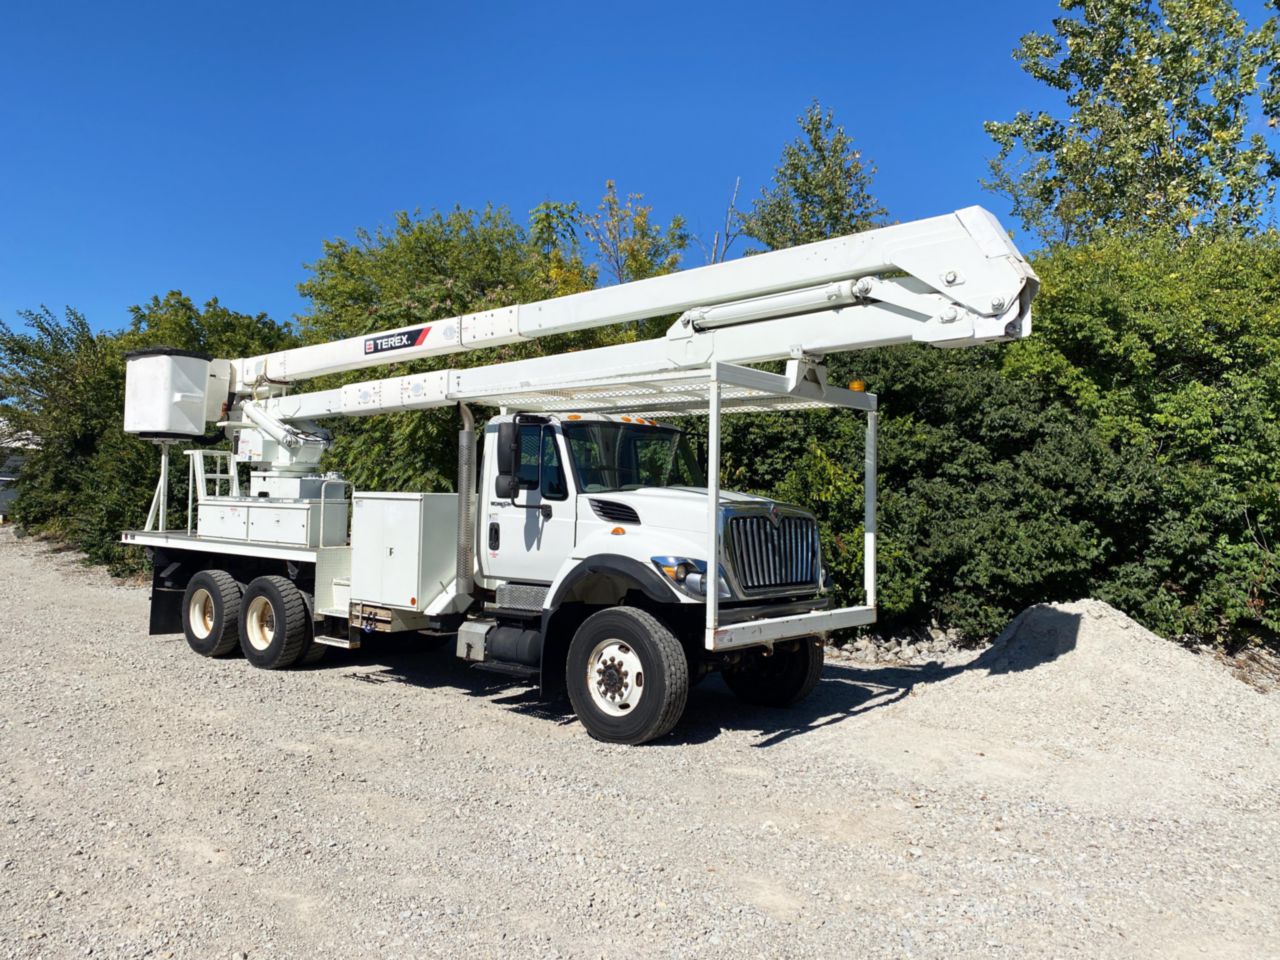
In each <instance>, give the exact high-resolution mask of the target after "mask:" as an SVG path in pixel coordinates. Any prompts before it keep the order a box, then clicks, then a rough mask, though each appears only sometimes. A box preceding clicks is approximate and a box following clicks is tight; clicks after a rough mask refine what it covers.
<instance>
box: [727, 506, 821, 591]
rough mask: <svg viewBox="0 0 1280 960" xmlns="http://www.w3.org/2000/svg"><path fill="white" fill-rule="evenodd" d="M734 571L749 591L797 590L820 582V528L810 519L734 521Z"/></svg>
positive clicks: (743, 519)
mask: <svg viewBox="0 0 1280 960" xmlns="http://www.w3.org/2000/svg"><path fill="white" fill-rule="evenodd" d="M729 536H730V539H731V542H732V550H733V564H734V570H735V572H736V573H737V575H738V582H739V583H740V584H742V586H743V588H744V589H747V590H763V589H773V588H777V587H797V586H808V585H811V584H814V583H816V582H817V580H818V525H817V523H816V522H815V521H814V520H813V518H811V517H787V516H784V517H781V518H779V521H778V523H776V524H775V523H774V522H773V521H772V520H771V519H769V518H768V517H766V516H746V517H732V518H730V520H729Z"/></svg>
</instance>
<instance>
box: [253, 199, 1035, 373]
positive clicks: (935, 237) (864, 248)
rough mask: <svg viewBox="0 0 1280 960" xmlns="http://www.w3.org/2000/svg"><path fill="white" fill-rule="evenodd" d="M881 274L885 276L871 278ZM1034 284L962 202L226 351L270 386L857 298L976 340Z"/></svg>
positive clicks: (996, 330) (1020, 318)
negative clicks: (696, 260) (653, 322)
mask: <svg viewBox="0 0 1280 960" xmlns="http://www.w3.org/2000/svg"><path fill="white" fill-rule="evenodd" d="M880 274H890V275H892V276H890V277H889V278H888V279H884V280H879V279H873V278H876V277H877V275H880ZM900 274H905V275H906V276H905V277H903V276H900ZM1037 285H1038V281H1037V280H1036V276H1035V273H1034V272H1033V271H1032V270H1031V268H1030V267H1029V266H1028V265H1027V263H1026V261H1025V260H1024V259H1023V257H1022V255H1021V254H1020V253H1019V252H1018V250H1017V248H1016V247H1015V246H1014V245H1013V244H1012V243H1011V242H1010V241H1009V238H1008V236H1007V235H1006V233H1005V231H1004V230H1003V228H1002V227H1001V226H1000V224H999V223H998V222H997V220H996V219H995V217H993V216H992V215H991V214H990V213H988V212H987V211H986V210H984V209H983V208H981V207H966V208H965V209H963V210H958V211H956V212H955V213H951V214H947V215H945V216H940V217H932V218H929V219H927V220H917V221H914V222H911V223H904V224H897V225H895V226H891V227H883V228H881V229H878V230H869V231H866V232H865V233H858V234H853V235H851V236H847V237H839V238H836V239H833V240H823V241H820V242H818V243H811V244H806V245H804V246H800V247H792V248H790V249H787V250H779V251H776V252H773V253H765V254H760V255H758V256H753V257H746V258H743V259H741V260H733V261H729V262H726V263H719V264H714V265H712V266H706V267H699V268H697V269H694V270H685V271H681V272H679V273H673V274H669V275H667V276H662V277H653V278H651V279H648V280H637V281H635V282H632V283H625V284H620V285H618V286H614V287H603V288H600V289H597V290H589V291H586V292H585V293H577V294H573V295H571V296H566V297H558V298H556V299H553V300H542V301H538V302H536V303H530V304H521V305H518V306H512V307H503V308H500V309H496V310H488V311H485V312H483V313H473V314H467V315H465V316H461V317H450V318H448V319H445V320H436V321H431V322H427V323H421V324H416V325H414V326H409V327H398V328H396V329H394V330H386V331H383V332H381V333H373V334H369V335H367V336H359V337H350V338H348V339H345V340H336V341H333V342H332V343H323V344H316V345H313V346H307V347H296V348H294V349H292V350H282V351H279V352H277V353H269V354H263V355H261V356H256V357H249V358H245V359H239V360H235V361H232V368H233V381H234V388H235V389H236V390H237V391H238V392H239V393H241V394H251V393H257V392H260V393H274V392H276V391H273V390H272V389H271V387H272V385H279V384H287V383H293V382H296V381H300V380H305V379H308V378H310V377H317V376H321V375H323V374H328V373H340V372H343V371H348V370H359V369H362V368H365V367H373V366H378V365H382V364H390V363H399V362H402V361H405V360H413V359H416V358H419V357H430V356H438V355H442V354H449V353H458V352H461V351H465V350H470V349H473V348H479V347H492V346H498V345H502V344H509V343H516V342H519V341H521V340H529V339H534V338H536V337H543V336H549V335H551V334H556V333H567V332H570V331H574V330H586V329H589V328H592V327H603V326H611V325H613V324H619V323H628V322H631V321H635V320H643V319H647V318H649V317H657V316H663V315H668V314H675V313H681V314H683V317H682V323H684V324H685V325H686V326H688V327H691V328H692V329H694V330H699V331H701V330H710V329H713V328H716V327H721V326H731V325H739V324H746V323H753V322H756V321H762V320H771V319H777V318H780V317H788V316H801V315H812V314H814V313H815V311H819V310H823V309H831V308H836V307H840V306H843V305H847V304H856V303H859V302H880V303H883V304H885V305H886V306H887V307H888V308H889V309H891V310H894V309H900V310H902V311H903V312H904V314H909V315H911V316H914V317H917V318H919V320H920V321H921V323H920V326H921V328H922V333H921V335H920V336H917V337H914V339H919V340H922V341H925V342H933V343H945V342H947V341H948V340H949V339H950V340H954V341H956V342H961V341H967V342H983V341H987V340H998V339H1005V338H1010V337H1018V336H1025V335H1026V334H1027V333H1028V332H1029V323H1027V322H1026V320H1027V319H1029V313H1028V312H1027V308H1028V307H1029V304H1030V299H1031V297H1032V296H1033V295H1034V293H1035V288H1036V286H1037ZM1019 306H1020V309H1018V308H1019ZM1011 318H1013V319H1011ZM957 321H963V322H957ZM931 324H932V325H933V326H932V328H930V329H925V328H929V327H930V325H931ZM961 330H963V331H964V333H963V335H962V334H961V333H960V331H961ZM952 331H955V335H953V336H949V334H950V333H951V332H952ZM855 342H856V338H855ZM257 388H262V389H261V390H258V389H257Z"/></svg>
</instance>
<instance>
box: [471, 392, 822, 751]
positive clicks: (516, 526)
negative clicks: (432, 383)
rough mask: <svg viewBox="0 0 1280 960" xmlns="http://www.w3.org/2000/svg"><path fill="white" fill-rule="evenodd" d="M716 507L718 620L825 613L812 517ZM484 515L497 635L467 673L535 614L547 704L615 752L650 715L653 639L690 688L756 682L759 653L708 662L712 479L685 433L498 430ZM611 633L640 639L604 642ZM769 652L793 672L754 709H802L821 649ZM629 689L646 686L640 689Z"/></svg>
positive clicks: (629, 425) (482, 542)
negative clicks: (594, 728)
mask: <svg viewBox="0 0 1280 960" xmlns="http://www.w3.org/2000/svg"><path fill="white" fill-rule="evenodd" d="M719 500H720V509H719V512H718V515H719V517H720V521H719V522H720V526H721V531H722V535H723V537H724V543H725V548H726V549H725V552H724V555H725V558H726V562H724V563H722V564H721V565H720V569H719V570H718V571H717V573H716V576H715V578H714V582H715V586H714V589H715V590H716V591H717V599H718V600H719V601H720V605H721V610H722V611H723V612H722V616H723V617H725V618H728V619H734V618H737V619H740V620H746V619H752V618H761V617H768V616H770V615H771V614H776V613H779V612H786V613H797V612H805V611H812V610H818V609H822V608H823V607H825V606H826V605H827V602H828V601H827V597H826V595H825V589H824V573H823V568H822V562H821V550H820V544H819V539H818V533H817V522H816V520H815V518H814V517H813V516H812V514H810V513H808V512H806V511H804V510H803V509H801V508H799V507H795V506H792V505H789V504H784V503H779V502H776V501H773V500H769V499H766V498H763V497H757V496H751V495H748V494H740V493H732V492H728V491H723V492H721V493H720V496H719ZM478 504H479V508H478V509H477V511H476V515H477V525H478V529H477V531H476V540H477V543H478V545H479V547H478V549H477V551H476V554H477V556H476V576H477V585H478V586H479V587H480V588H481V589H482V590H483V591H485V592H486V594H489V593H491V595H492V596H493V598H494V602H493V604H492V606H491V607H490V608H489V609H490V611H491V613H492V617H491V620H490V622H487V623H486V622H485V621H483V620H481V621H473V622H472V623H471V624H469V625H464V627H463V629H462V631H461V632H460V635H459V637H460V639H459V653H460V655H462V656H463V657H464V658H476V659H478V658H479V657H481V656H482V655H492V654H493V653H494V652H495V647H496V648H497V649H498V651H499V652H508V648H507V647H506V645H505V644H504V642H503V641H504V640H505V639H507V638H512V637H514V636H515V635H516V634H517V632H518V631H523V630H525V629H527V626H526V625H528V624H529V623H530V621H531V620H532V617H531V616H530V614H532V613H534V612H535V610H536V613H537V631H538V633H539V634H540V641H541V649H539V650H538V651H537V653H538V658H537V665H538V666H539V669H540V679H541V683H542V685H543V687H544V689H559V688H562V687H563V686H565V685H567V686H568V687H569V693H570V696H571V697H573V698H574V699H575V708H577V709H578V710H579V712H580V715H583V714H586V715H587V716H588V717H591V715H592V713H598V714H603V716H596V717H594V718H593V719H594V720H595V721H596V722H597V723H602V724H603V726H605V727H606V728H608V729H607V730H606V736H607V738H609V739H630V738H631V736H632V735H633V734H631V733H629V732H623V731H624V729H625V730H629V728H630V727H632V726H633V725H635V724H633V723H628V722H627V721H629V720H632V719H633V718H634V719H636V720H638V719H639V715H638V712H637V713H636V714H631V715H630V716H628V712H629V711H632V710H637V708H638V707H639V705H640V702H641V701H642V700H643V698H644V683H645V679H646V677H648V678H650V679H652V678H654V677H655V676H656V673H657V671H656V670H654V669H649V670H646V669H645V667H644V663H643V661H644V660H646V659H660V658H659V657H658V652H659V651H658V650H656V649H652V650H651V649H648V648H649V647H653V646H655V645H656V644H658V643H659V641H657V640H655V639H654V634H665V635H666V636H665V637H663V638H662V640H663V641H665V642H667V643H668V645H669V646H672V649H670V650H668V651H667V653H668V654H670V655H672V657H673V658H674V652H675V650H676V649H678V651H679V653H680V656H679V657H678V658H674V659H679V660H680V661H682V662H683V666H684V673H685V674H686V680H685V681H684V682H686V683H687V680H688V679H689V678H692V679H693V680H695V681H696V680H697V679H699V678H700V677H701V676H703V675H705V674H706V673H708V672H710V671H711V670H716V669H719V670H723V671H725V673H726V677H735V678H739V675H740V678H741V679H744V680H745V678H746V677H747V676H748V675H749V674H756V673H759V669H758V668H759V665H760V661H761V659H762V658H761V657H759V656H758V655H753V654H752V653H751V652H750V651H747V652H735V653H731V654H722V655H715V654H712V653H710V652H708V651H707V650H705V649H704V646H703V618H704V609H705V601H706V592H707V590H708V589H711V588H712V587H711V584H712V578H711V577H710V576H709V575H708V571H707V562H706V543H707V537H706V533H707V518H708V515H709V514H708V509H707V483H706V470H705V467H704V465H703V464H702V463H700V461H699V459H698V457H697V456H696V454H695V451H694V449H693V444H692V443H691V442H690V439H689V437H688V436H687V435H686V434H685V432H684V431H683V430H682V429H681V428H679V427H677V426H674V425H671V424H664V423H660V422H658V421H656V420H653V419H649V418H645V417H639V416H630V415H626V414H595V413H582V414H579V413H540V414H523V415H512V414H504V415H500V416H497V417H494V418H493V419H491V420H490V421H489V422H488V424H487V425H486V427H485V431H484V439H483V454H482V456H481V470H480V476H479V490H478ZM535 605H536V607H535ZM602 614H603V615H606V616H603V617H602V616H601V615H602ZM605 627H608V628H609V629H611V630H612V631H613V632H614V633H619V632H621V633H623V634H626V635H627V636H628V637H629V638H630V639H627V640H619V639H617V638H614V637H605V636H603V633H608V632H609V629H605ZM481 630H483V631H484V642H483V643H482V642H480V641H479V639H478V635H479V633H480V631H481ZM584 631H585V636H586V639H584V640H582V641H579V640H578V635H579V634H580V633H583V632H584ZM601 631H603V633H601ZM598 633H599V634H600V639H599V640H598V641H597V642H595V643H591V644H590V646H591V647H592V649H591V650H587V649H585V647H586V646H587V645H588V642H589V641H590V640H591V638H593V637H595V636H596V635H597V634H598ZM495 641H496V643H495ZM575 646H579V647H582V648H583V649H581V650H575ZM597 647H598V648H599V649H596V648H597ZM532 649H533V644H532V643H529V644H527V645H526V646H525V647H524V648H522V649H520V650H510V651H509V653H510V655H514V656H516V657H519V656H520V655H521V653H524V654H525V655H526V658H531V655H532ZM766 652H768V654H769V655H770V656H771V657H772V658H773V663H771V664H769V666H770V667H774V666H776V665H780V664H783V663H784V662H786V661H789V660H795V661H796V666H795V668H794V669H791V670H789V671H784V670H777V669H774V670H772V673H771V675H772V676H774V677H775V681H774V682H773V683H772V685H770V689H768V690H767V691H766V690H764V689H763V688H762V685H761V684H760V683H756V684H755V685H754V686H753V687H752V689H751V690H750V692H749V694H748V695H749V696H750V697H751V699H753V700H754V701H756V702H773V701H778V702H793V701H794V700H796V699H799V698H800V697H802V696H804V695H805V694H806V693H808V688H809V687H811V686H812V683H813V682H814V681H815V680H816V677H817V674H818V669H817V667H819V666H820V663H821V645H820V643H818V642H817V641H816V639H813V638H803V639H796V638H792V639H790V640H789V641H787V642H784V643H781V644H776V645H774V647H773V648H772V649H770V650H768V651H766ZM757 653H758V652H757ZM615 661H616V662H617V663H618V664H626V663H628V662H629V661H634V662H631V666H632V667H633V669H632V670H630V671H625V670H624V671H623V672H625V673H626V674H627V677H626V678H624V677H623V676H622V673H617V674H615V673H611V672H609V670H608V669H607V664H609V663H610V662H615ZM574 664H576V667H575V666H574ZM530 665H531V666H532V664H530ZM566 668H567V671H566ZM583 669H586V670H587V671H588V673H590V674H591V676H593V677H595V680H594V681H592V682H589V683H588V684H586V685H585V686H586V689H585V690H584V689H582V687H583V686H584V685H583V684H580V683H575V682H574V680H575V679H576V673H577V672H581V671H582V670H583ZM619 669H620V670H621V669H622V668H619ZM633 676H636V677H638V678H639V680H638V683H631V682H629V681H630V678H631V677H633ZM667 679H670V678H667ZM606 680H607V681H608V682H606ZM730 682H731V686H739V687H741V686H743V685H740V684H736V683H735V682H734V681H732V680H731V681H730ZM609 683H613V684H614V687H613V688H611V687H610V686H609ZM681 685H682V686H683V683H682V684H681ZM652 699H654V700H657V699H658V697H657V696H654V697H653V698H652ZM646 712H647V711H646ZM608 734H612V736H608Z"/></svg>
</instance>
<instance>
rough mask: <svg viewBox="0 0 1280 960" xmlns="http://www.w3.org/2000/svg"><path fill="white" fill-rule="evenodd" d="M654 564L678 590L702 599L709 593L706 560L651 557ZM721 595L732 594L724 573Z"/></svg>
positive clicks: (727, 595) (722, 596)
mask: <svg viewBox="0 0 1280 960" xmlns="http://www.w3.org/2000/svg"><path fill="white" fill-rule="evenodd" d="M650 559H651V560H652V561H653V565H654V566H655V567H657V568H658V570H660V571H661V572H662V575H663V576H664V577H666V578H667V579H668V580H670V581H671V582H672V583H673V584H675V586H676V588H677V589H678V590H681V591H683V592H684V593H686V594H688V595H689V596H691V597H697V598H698V599H702V598H703V597H705V596H706V595H707V583H706V581H707V564H706V561H705V560H692V559H690V558H689V557H650ZM719 596H720V597H721V598H726V597H729V596H731V594H730V593H729V584H728V583H726V582H725V579H724V574H723V573H722V574H720V589H719Z"/></svg>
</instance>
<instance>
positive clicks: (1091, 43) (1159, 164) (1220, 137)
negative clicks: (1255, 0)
mask: <svg viewBox="0 0 1280 960" xmlns="http://www.w3.org/2000/svg"><path fill="white" fill-rule="evenodd" d="M1061 5H1062V8H1063V10H1064V11H1066V12H1067V13H1068V14H1069V15H1068V16H1063V17H1058V18H1056V19H1055V20H1054V21H1053V32H1052V33H1029V34H1027V35H1026V36H1024V37H1023V38H1022V42H1021V43H1020V44H1019V46H1018V48H1017V49H1016V50H1015V51H1014V57H1015V59H1016V60H1017V61H1018V62H1019V63H1020V64H1021V65H1022V67H1023V69H1024V70H1025V71H1026V72H1027V73H1028V74H1029V75H1030V76H1032V77H1034V78H1035V79H1036V80H1038V81H1040V82H1042V83H1044V84H1047V85H1048V86H1049V87H1051V88H1053V89H1054V90H1057V91H1060V92H1061V93H1062V94H1063V95H1064V97H1065V103H1066V115H1065V116H1062V117H1057V116H1053V115H1051V114H1050V113H1047V112H1043V111H1042V112H1038V113H1030V112H1021V113H1018V114H1017V115H1016V116H1015V117H1014V118H1013V119H1012V120H1010V121H1008V122H996V121H992V122H988V123H987V124H986V129H987V132H988V133H989V134H990V135H991V137H992V139H993V140H994V141H995V143H996V145H997V146H998V147H999V153H998V154H997V155H996V157H995V159H993V160H992V161H991V173H992V177H991V180H990V181H989V182H988V183H987V186H988V187H990V188H992V189H994V190H996V191H998V192H1000V193H1003V194H1005V195H1006V196H1008V197H1009V198H1010V199H1011V200H1012V201H1013V205H1014V213H1015V215H1017V216H1018V217H1019V218H1021V220H1022V222H1023V225H1024V227H1025V228H1026V229H1028V230H1031V231H1033V232H1036V233H1038V234H1039V235H1040V236H1041V237H1042V238H1043V239H1044V240H1046V241H1067V242H1075V241H1083V240H1087V239H1088V238H1090V237H1092V236H1094V235H1095V234H1096V233H1097V232H1098V231H1099V230H1101V229H1105V228H1121V229H1123V230H1125V231H1129V232H1132V231H1136V230H1142V229H1147V228H1153V227H1155V228H1158V227H1171V228H1174V229H1176V230H1178V231H1179V232H1181V233H1183V234H1185V233H1189V232H1190V231H1191V230H1193V229H1196V228H1200V227H1208V228H1214V229H1233V228H1251V227H1254V226H1256V225H1257V224H1258V223H1259V221H1260V219H1261V218H1262V216H1263V213H1264V211H1265V208H1266V205H1267V204H1268V203H1269V201H1270V200H1271V199H1272V198H1273V197H1274V194H1275V185H1274V180H1275V178H1276V177H1277V176H1278V175H1280V156H1277V153H1276V151H1275V149H1274V147H1273V146H1271V145H1269V144H1268V142H1267V137H1266V136H1265V135H1264V132H1263V130H1264V128H1263V127H1261V126H1259V125H1255V123H1254V115H1253V111H1254V110H1255V109H1257V110H1260V114H1261V116H1262V117H1263V118H1264V120H1266V119H1269V120H1270V123H1271V126H1272V127H1274V126H1275V124H1276V120H1277V117H1280V20H1278V19H1277V18H1275V17H1272V18H1271V19H1269V20H1267V21H1266V22H1265V23H1264V24H1262V25H1261V26H1259V27H1258V28H1257V29H1254V30H1250V29H1248V26H1247V25H1246V23H1245V22H1244V20H1243V18H1242V17H1241V16H1240V14H1239V13H1238V12H1237V11H1236V9H1235V7H1234V6H1233V4H1232V3H1231V2H1230V0H1061ZM1271 5H1273V6H1274V2H1273V3H1272V4H1271Z"/></svg>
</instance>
